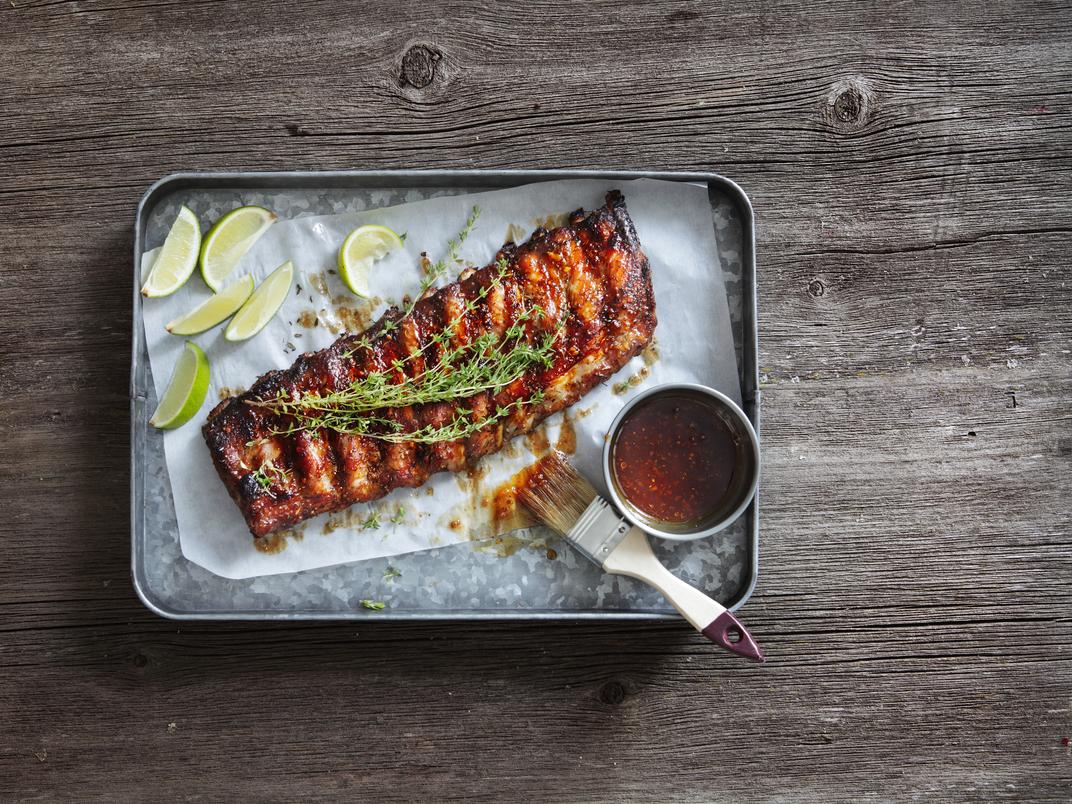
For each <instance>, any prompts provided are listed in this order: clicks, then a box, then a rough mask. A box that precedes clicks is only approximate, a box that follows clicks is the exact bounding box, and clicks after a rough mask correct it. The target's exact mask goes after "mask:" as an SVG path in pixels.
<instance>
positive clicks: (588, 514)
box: [518, 450, 766, 662]
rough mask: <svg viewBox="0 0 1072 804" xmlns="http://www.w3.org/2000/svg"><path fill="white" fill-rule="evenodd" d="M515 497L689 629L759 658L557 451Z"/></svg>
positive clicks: (740, 632)
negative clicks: (660, 601)
mask: <svg viewBox="0 0 1072 804" xmlns="http://www.w3.org/2000/svg"><path fill="white" fill-rule="evenodd" d="M518 499H520V500H521V502H522V503H523V504H524V505H525V507H526V508H528V509H529V510H530V511H531V512H532V513H533V514H534V515H535V516H536V517H538V518H539V519H540V521H542V522H543V523H544V524H545V525H547V526H548V527H550V528H552V529H553V530H555V531H557V532H558V533H560V534H561V535H562V536H564V537H565V538H566V540H567V541H568V542H569V543H570V544H572V545H573V546H574V547H576V548H577V549H578V550H580V551H581V553H583V554H584V555H585V556H587V557H588V559H589V560H591V561H593V562H594V563H595V564H597V565H599V566H601V567H602V568H603V569H604V570H605V571H606V572H610V573H613V574H615V575H628V576H629V577H630V578H636V579H637V580H640V581H644V582H645V583H647V584H649V585H651V586H653V587H655V588H656V589H658V590H659V591H660V592H662V593H663V595H664V596H665V597H666V599H667V600H669V601H670V603H672V604H673V606H674V608H676V609H677V610H678V611H679V612H680V613H681V616H682V617H684V618H685V619H686V620H688V621H689V622H690V623H691V624H692V626H693V628H695V629H696V630H697V631H699V632H700V633H701V634H703V635H704V636H705V637H707V638H708V639H710V640H711V641H712V642H714V643H715V644H716V645H721V646H722V647H723V648H725V649H726V650H729V651H732V652H733V653H736V654H737V655H739V656H744V657H746V658H748V659H751V660H752V661H755V662H762V661H765V660H766V659H765V657H764V656H763V651H762V650H760V648H759V646H758V645H757V644H756V642H755V640H754V639H752V635H751V634H749V633H748V630H747V629H746V628H745V627H744V626H743V625H741V623H740V621H738V619H737V618H736V617H734V616H733V614H732V613H731V612H730V611H729V610H728V609H726V607H725V606H723V605H722V604H721V603H719V602H718V601H717V600H714V599H712V598H710V597H708V596H707V595H705V594H704V593H703V592H701V591H700V590H699V589H696V588H694V587H692V586H689V584H687V583H685V582H684V581H683V580H681V579H680V578H678V577H677V576H675V575H673V574H672V573H671V572H670V570H668V569H667V568H666V567H664V566H663V565H662V563H661V562H660V561H659V559H657V558H656V557H655V553H653V552H652V550H651V545H650V544H649V543H648V537H647V534H645V533H644V531H642V530H641V529H640V528H638V527H635V526H631V525H630V524H629V522H627V521H626V520H625V519H624V518H623V517H622V516H620V515H619V514H618V512H617V511H615V510H614V508H613V507H612V506H611V505H610V503H608V502H607V501H606V500H604V499H603V498H602V497H600V496H599V494H598V492H596V490H595V488H593V486H592V484H591V483H589V482H588V481H587V480H586V479H585V478H584V477H582V476H581V475H580V474H579V473H578V472H577V470H576V469H574V468H573V466H572V465H571V464H570V463H569V461H568V460H567V459H566V457H565V456H564V455H563V454H562V453H561V452H558V451H557V450H554V451H552V452H550V453H549V454H548V455H546V456H545V457H543V458H541V459H540V460H539V462H537V464H536V465H535V466H534V467H533V470H532V472H531V474H530V475H529V477H528V479H527V480H526V481H525V483H524V484H523V485H522V486H521V488H520V489H518Z"/></svg>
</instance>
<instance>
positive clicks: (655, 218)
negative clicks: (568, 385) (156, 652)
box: [143, 179, 740, 578]
mask: <svg viewBox="0 0 1072 804" xmlns="http://www.w3.org/2000/svg"><path fill="white" fill-rule="evenodd" d="M610 189H619V190H621V191H622V193H623V194H624V195H625V200H626V204H627V207H628V209H629V213H630V215H631V217H632V218H633V221H634V223H635V225H636V229H637V233H638V235H639V237H640V242H641V245H642V247H643V249H644V251H645V253H646V254H647V255H648V259H649V261H650V263H651V269H652V278H653V281H654V285H655V300H656V313H657V316H658V320H659V324H658V327H657V329H656V335H655V337H656V348H655V350H654V351H655V352H656V353H657V355H658V359H656V360H655V361H654V362H653V363H652V362H651V353H650V352H649V354H648V356H647V357H648V359H647V360H645V359H644V358H641V357H638V358H635V359H634V360H633V361H632V362H631V363H630V364H629V365H627V366H626V367H624V368H623V369H622V370H621V371H620V372H619V373H618V374H617V375H615V376H614V377H613V378H612V379H611V380H610V381H609V382H608V383H607V384H605V385H603V386H600V387H599V388H596V389H594V390H593V391H592V392H591V393H590V394H588V396H586V397H585V398H584V399H582V400H581V401H580V402H578V403H577V405H575V406H574V410H573V411H572V413H571V412H569V411H568V412H567V415H570V418H571V423H572V426H573V428H574V430H575V432H576V442H577V445H576V454H575V455H574V462H575V464H576V465H577V466H578V468H579V469H580V470H581V471H582V472H584V473H585V474H586V475H587V476H588V478H589V479H590V480H592V481H593V483H594V484H595V485H596V487H597V488H600V489H602V486H603V484H602V479H601V471H600V468H599V467H600V456H601V450H602V447H603V441H604V435H605V434H606V431H607V427H608V425H609V424H610V421H611V420H612V419H613V417H614V415H615V413H616V412H617V411H618V410H619V409H620V407H621V406H622V404H624V403H625V402H626V401H627V400H628V399H630V398H631V397H632V396H633V395H635V394H636V393H639V392H640V391H641V390H643V389H645V388H647V387H650V386H651V385H653V384H658V383H664V382H674V381H694V382H703V383H706V384H708V385H711V386H714V387H715V388H718V389H719V390H721V391H722V392H724V393H726V394H728V395H729V396H730V397H732V398H733V399H736V400H738V401H739V400H740V384H739V380H738V373H737V365H736V360H735V357H734V350H733V338H732V332H731V329H730V318H729V310H728V306H727V303H726V293H725V286H724V283H723V281H722V276H721V268H720V265H719V258H718V249H717V246H716V243H715V236H714V228H713V223H712V217H711V208H710V205H709V201H708V197H707V189H706V187H705V186H697V185H692V184H684V183H679V182H665V181H653V180H648V179H641V180H637V181H628V182H617V183H615V182H607V181H603V180H595V179H592V180H589V179H583V180H569V181H558V182H544V183H539V184H532V185H527V186H524V187H518V188H511V189H506V190H496V191H492V192H487V193H478V194H473V195H466V196H451V197H445V198H435V199H430V200H426V201H419V202H416V203H412V204H404V205H401V206H395V207H387V208H382V209H377V210H372V211H369V212H363V213H356V214H344V215H322V216H309V217H300V218H295V219H293V220H286V221H280V222H278V223H276V224H275V225H274V226H272V228H271V229H269V230H268V232H267V233H266V234H265V235H264V237H262V238H261V240H260V241H258V242H257V244H256V245H255V246H254V247H253V249H251V251H250V252H249V253H248V254H247V255H246V256H245V257H244V258H243V260H242V263H241V264H240V265H239V267H238V268H237V269H236V271H235V273H234V275H233V276H232V277H231V279H232V280H233V279H236V278H238V277H239V276H240V275H242V274H243V273H247V272H249V273H252V274H253V275H254V277H255V278H256V280H257V281H258V282H260V281H261V280H262V279H263V278H264V277H265V276H267V275H268V274H269V273H270V272H271V271H272V270H274V269H275V268H276V267H277V266H278V265H280V264H281V263H282V262H283V261H284V260H287V259H289V260H291V261H293V263H294V266H295V286H294V287H293V288H292V289H291V293H290V295H289V296H288V299H287V302H286V303H285V304H284V305H283V307H282V309H281V310H280V312H279V314H278V315H277V316H276V317H275V318H274V319H273V320H272V321H271V322H270V323H269V324H268V325H267V326H266V327H265V328H264V330H262V331H261V332H260V333H259V334H258V335H256V336H255V337H254V338H253V339H251V340H249V341H246V342H244V343H239V344H232V343H229V342H227V341H226V340H225V339H224V338H223V327H222V326H221V327H217V328H216V329H214V330H211V331H209V332H207V333H202V334H201V335H197V336H194V337H193V338H192V340H194V341H196V342H197V343H198V345H200V346H201V348H202V349H204V350H205V352H206V354H207V355H208V357H209V361H210V363H211V366H212V383H211V387H210V390H209V395H208V398H207V399H206V401H205V405H204V406H203V408H202V410H201V411H200V412H199V413H198V415H197V416H196V417H195V418H194V420H193V421H192V422H190V423H188V424H186V425H184V426H183V427H181V428H179V429H177V430H173V431H169V432H167V433H165V434H164V449H165V455H166V459H167V468H168V474H169V476H170V478H171V485H172V491H173V494H174V497H175V511H176V518H177V522H178V529H179V537H180V542H181V547H182V552H183V555H185V556H186V558H188V559H189V560H191V561H193V562H194V563H196V564H199V565H201V566H203V567H205V568H206V569H208V570H210V571H212V572H214V573H217V574H219V575H222V576H225V577H228V578H248V577H253V576H258V575H271V574H276V573H283V572H295V571H299V570H304V569H310V568H313V567H325V566H330V565H333V564H341V563H346V562H350V561H358V560H363V559H368V558H374V557H381V556H389V555H397V554H400V553H406V552H412V551H415V550H423V549H428V548H431V547H437V546H441V545H446V544H451V543H455V542H459V541H467V540H471V539H478V538H486V537H488V536H491V535H492V518H491V511H490V507H489V506H488V498H489V497H490V495H491V493H492V492H493V491H494V489H495V488H496V487H498V486H499V485H501V484H502V483H504V482H506V481H507V480H508V479H509V478H510V477H511V476H512V475H513V474H514V473H516V472H517V471H519V470H520V469H521V468H523V467H524V466H526V465H528V464H529V463H531V462H532V461H533V460H534V458H533V455H532V453H531V452H529V451H528V450H527V449H525V448H523V447H518V446H517V441H518V440H520V439H518V440H515V444H514V446H513V447H511V448H508V449H505V450H503V452H501V453H498V454H496V455H491V456H488V457H487V458H485V459H484V460H483V461H482V462H481V465H480V471H479V472H478V473H476V476H474V477H469V476H467V475H465V474H460V475H452V474H439V475H436V476H434V477H433V478H431V479H430V480H429V482H428V483H426V484H425V486H422V487H421V488H418V489H399V490H397V491H395V492H393V493H392V494H390V495H388V496H387V497H385V498H384V499H382V500H378V501H376V502H374V503H372V504H369V505H363V504H359V505H356V506H353V507H352V508H351V509H349V510H348V511H346V512H342V513H338V514H333V515H323V516H320V517H316V518H314V519H312V520H309V521H308V522H306V523H304V524H303V525H302V526H299V528H297V529H296V534H297V536H300V538H293V537H292V538H289V539H287V541H286V543H285V549H283V550H281V551H280V552H279V553H276V554H267V553H262V552H259V551H257V550H256V549H255V548H254V546H253V540H252V537H251V536H250V534H249V531H248V530H247V528H246V525H245V521H244V520H243V518H242V516H241V514H240V512H239V510H238V508H237V506H236V505H235V504H234V502H233V501H232V500H231V499H230V497H229V496H228V495H227V492H226V490H225V489H224V487H223V484H222V483H221V482H220V480H219V478H218V477H217V475H216V471H215V469H214V467H213V465H212V461H211V459H210V457H209V454H208V450H207V448H206V446H205V443H204V440H203V438H202V436H201V430H200V425H201V424H203V422H204V420H205V417H206V415H207V413H208V411H209V410H210V409H211V408H212V406H214V405H215V404H216V403H217V402H218V401H219V399H220V398H221V392H223V393H227V392H228V391H237V390H245V389H246V388H248V387H249V386H251V385H252V384H253V382H254V381H255V380H256V379H257V377H259V376H260V375H261V374H263V373H265V372H266V371H269V370H271V369H277V368H286V367H287V366H289V365H290V364H291V363H292V362H293V361H294V359H295V358H296V357H297V356H298V354H299V353H300V352H306V351H315V350H317V349H322V348H324V347H326V346H328V345H330V344H331V343H332V342H333V341H334V340H335V338H336V337H337V334H336V333H335V332H333V331H332V330H338V329H340V328H341V327H346V326H349V327H350V328H352V327H354V326H355V325H360V324H363V323H368V322H372V321H374V320H376V319H377V318H378V317H379V316H380V315H381V314H382V313H383V312H384V311H385V310H386V309H387V307H388V305H389V303H391V302H398V301H399V300H400V299H401V297H402V296H403V295H404V294H406V293H412V292H413V291H414V290H415V289H416V288H417V287H418V284H419V281H420V276H421V273H420V260H421V253H422V252H427V255H428V257H429V258H430V259H431V260H432V261H435V260H437V259H439V258H440V257H441V256H443V254H444V253H445V250H446V242H447V240H449V239H450V238H452V237H454V236H455V235H456V234H457V233H458V231H459V230H460V229H461V228H462V226H463V225H464V223H465V219H466V217H467V215H468V214H469V212H470V210H471V209H472V207H473V206H474V205H477V206H479V207H480V209H481V214H480V217H479V220H478V223H477V225H476V227H475V229H474V230H473V232H472V234H471V235H470V236H469V238H468V239H467V240H466V242H465V244H464V246H463V247H462V249H461V256H462V258H463V259H464V260H465V261H466V262H467V263H470V264H474V265H484V264H486V263H488V262H489V261H490V260H491V259H492V257H493V256H494V254H495V252H496V251H497V250H498V248H499V247H500V246H501V245H502V244H503V242H504V241H505V240H506V239H508V237H510V236H513V237H514V238H515V239H517V240H518V241H519V242H520V241H521V240H522V239H524V238H525V237H527V236H528V235H529V233H530V232H531V231H532V229H534V228H535V227H536V225H537V224H539V223H547V222H548V220H547V219H548V217H549V216H551V217H553V216H561V215H562V214H563V213H567V212H570V211H572V210H574V209H577V208H578V207H584V208H585V209H586V210H588V209H592V208H594V207H597V206H600V205H602V204H603V202H604V195H605V193H606V192H607V191H608V190H610ZM201 223H202V226H203V227H204V228H206V229H207V226H208V225H209V224H210V223H211V222H210V221H202V222H201ZM363 223H383V224H386V225H388V226H390V227H391V228H393V229H395V230H396V231H398V232H405V233H406V235H407V237H406V241H405V249H404V250H402V251H399V252H396V253H394V254H391V255H389V256H388V257H387V258H385V259H384V260H382V261H381V262H379V263H377V264H376V266H375V267H374V269H373V273H372V278H371V291H372V294H373V298H372V300H371V301H370V302H361V301H360V300H358V299H356V297H354V296H353V295H352V294H350V293H349V292H348V291H347V290H346V289H345V287H344V286H343V284H342V282H341V281H340V280H339V278H338V276H337V275H336V274H335V273H334V268H335V259H336V254H337V251H338V248H339V245H340V244H341V243H342V240H343V239H344V238H345V236H346V235H347V234H348V233H349V232H350V231H352V230H353V229H354V228H355V227H356V226H359V225H361V224H363ZM155 254H156V250H155V249H154V250H153V251H150V252H147V253H146V254H145V255H144V260H143V262H144V265H143V267H144V268H145V269H146V270H147V268H148V266H149V265H151V262H152V259H153V258H154V257H155ZM459 267H460V266H459ZM299 288H300V290H299ZM209 295H210V291H209V290H208V288H207V287H205V285H204V283H203V282H202V281H201V280H200V278H199V277H196V276H195V277H194V278H192V279H191V280H190V281H189V282H188V283H187V284H186V285H185V286H184V287H183V288H182V289H180V290H179V291H178V292H177V293H175V294H173V295H172V296H169V297H167V298H164V299H149V300H146V301H145V303H144V304H143V318H144V324H145V333H146V341H147V344H148V348H149V358H150V361H151V366H152V372H153V379H154V382H155V384H156V390H157V393H158V394H162V393H163V391H164V389H165V388H166V387H167V383H168V380H169V379H170V377H171V372H172V369H173V367H174V364H175V361H176V360H177V359H178V356H179V354H180V353H181V351H182V344H183V341H184V339H183V338H177V337H174V336H172V335H169V334H168V333H167V331H166V330H165V329H164V327H165V325H166V324H167V322H169V321H171V320H172V319H174V318H177V317H178V316H180V315H182V314H184V313H185V312H187V311H188V310H190V309H191V308H193V307H194V306H195V305H196V304H199V303H200V302H201V301H202V300H203V299H205V298H208V296H209ZM311 318H315V319H316V321H317V325H316V326H312V327H308V326H303V325H302V324H301V323H299V322H300V321H305V322H306V323H308V322H309V320H310V319H311ZM623 385H627V386H628V387H627V388H626V389H625V390H624V391H623V388H622V386H623ZM580 412H583V414H584V415H583V416H582V415H579V413H580ZM562 418H563V416H562V414H559V415H556V416H554V417H552V418H551V419H549V420H548V422H547V424H546V427H545V430H546V436H547V439H548V440H549V441H550V443H552V444H554V443H555V442H556V440H557V439H558V437H559V431H560V429H561V424H562ZM374 512H375V513H377V514H378V518H379V520H380V526H379V527H378V528H374V529H366V528H364V527H363V523H364V522H365V521H366V520H367V519H368V518H369V516H370V515H371V514H372V513H374ZM392 519H398V520H400V521H398V522H393V521H391V520H392Z"/></svg>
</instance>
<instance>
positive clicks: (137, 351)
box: [129, 168, 762, 622]
mask: <svg viewBox="0 0 1072 804" xmlns="http://www.w3.org/2000/svg"><path fill="white" fill-rule="evenodd" d="M561 179H606V180H609V181H631V180H634V179H659V180H663V181H679V182H705V183H706V184H707V186H708V194H709V195H710V193H711V192H712V190H714V189H716V188H717V189H719V190H721V191H723V192H724V193H726V194H727V195H729V197H730V198H731V199H732V200H733V201H734V202H735V203H736V205H737V208H738V213H739V214H740V215H741V242H742V255H741V279H742V282H741V284H742V288H743V291H742V293H743V297H744V298H743V301H742V310H743V314H744V318H745V320H744V322H743V331H742V344H741V366H740V368H739V371H740V375H741V399H742V408H743V409H744V411H745V413H746V414H747V415H748V418H749V419H750V420H751V421H752V425H753V427H754V428H755V430H756V434H757V436H759V437H760V443H761V444H762V433H761V431H760V398H761V391H760V388H759V332H758V320H757V315H758V307H757V305H758V300H757V280H758V278H757V274H756V222H755V210H754V209H753V207H752V202H751V200H750V199H749V197H748V195H747V193H745V191H744V189H743V188H742V187H741V186H740V185H739V184H737V182H735V181H733V180H732V179H730V178H728V177H726V176H723V175H721V174H719V173H713V172H685V171H621V170H599V169H568V170H548V169H541V170H527V169H472V170H467V169H459V168H449V169H442V170H435V169H430V170H324V171H318V170H295V171H177V172H174V173H169V174H167V175H165V176H163V177H161V178H160V179H158V180H156V181H155V182H153V183H152V184H151V185H150V186H149V187H148V188H147V189H146V191H145V193H144V194H143V195H142V197H141V200H140V201H139V202H138V206H137V213H136V215H135V218H134V252H133V261H132V265H133V282H132V285H133V288H132V297H133V302H132V310H133V315H132V319H131V356H130V390H129V395H130V547H131V550H130V561H131V566H130V570H131V582H132V585H133V587H134V591H135V593H136V594H137V596H138V599H139V600H141V602H142V604H143V605H144V606H145V607H146V608H147V609H149V611H151V612H153V613H154V614H156V615H157V616H159V617H163V618H165V619H169V620H176V621H205V620H216V621H235V622H240V621H262V620H267V621H292V622H293V621H298V622H301V621H354V620H373V619H375V620H376V621H384V622H423V621H446V622H467V621H498V622H503V621H506V622H546V621H562V622H576V621H580V620H604V621H612V622H621V621H649V622H650V621H659V620H673V619H678V617H677V615H676V614H672V613H668V612H645V611H605V610H591V609H584V610H577V611H561V610H555V609H529V610H525V609H511V610H498V609H491V610H489V609H448V610H438V611H433V610H424V609H398V610H392V611H378V612H375V613H373V614H371V615H370V613H369V612H363V611H359V610H351V611H337V612H334V611H332V612H327V611H301V610H298V611H279V610H274V611H273V610H266V611H251V610H245V611H218V610H217V611H202V612H189V611H182V610H177V609H173V608H169V607H168V606H167V605H166V604H164V603H163V602H160V601H157V600H155V599H154V597H153V594H152V593H151V591H150V590H149V589H148V588H146V585H145V584H144V583H143V579H142V577H141V575H140V572H139V569H140V566H139V561H138V559H139V542H140V541H142V540H143V539H140V538H139V536H143V533H142V529H141V528H140V527H139V523H138V514H139V509H138V503H139V502H140V498H139V494H138V491H139V482H140V483H141V484H142V487H143V486H144V481H143V475H142V473H141V472H140V471H139V468H140V467H139V465H138V460H137V456H138V455H139V450H138V445H139V443H140V442H141V441H142V440H143V436H142V434H141V433H140V431H139V428H138V406H139V405H140V404H142V403H144V401H145V399H146V398H145V397H143V396H141V395H140V394H139V393H138V387H137V371H138V367H139V362H140V356H141V352H142V351H143V349H144V347H145V343H144V341H145V333H144V326H143V325H142V320H141V301H142V298H141V293H140V292H139V288H140V282H139V280H140V275H141V273H140V263H141V254H142V253H143V251H144V232H145V226H146V219H147V217H148V212H149V210H151V209H152V206H153V205H154V204H155V203H156V202H157V200H158V199H159V197H160V196H161V195H164V194H165V193H167V192H171V191H173V190H177V189H181V188H182V186H183V185H187V186H190V185H193V184H201V185H212V184H217V185H219V186H220V187H234V186H236V185H238V186H241V185H243V184H244V185H246V186H250V187H261V188H266V187H269V186H271V184H272V183H277V184H279V185H282V186H281V188H280V189H295V188H303V187H305V188H310V189H311V188H315V187H325V186H327V185H333V186H337V187H341V188H344V187H348V186H349V187H354V186H368V185H369V184H373V185H375V184H380V185H381V186H388V185H390V184H391V182H408V183H409V184H410V186H422V185H423V186H436V185H443V184H451V183H457V184H462V183H464V182H470V183H475V184H477V185H479V184H480V183H481V182H488V186H489V187H495V186H498V187H503V186H509V185H510V184H513V185H521V184H530V183H535V182H539V181H557V180H561ZM175 185H178V186H175ZM760 474H761V476H762V461H761V465H760ZM744 515H745V516H746V517H747V520H746V523H747V524H746V527H747V528H748V531H749V542H750V544H749V549H748V556H749V568H748V574H747V577H746V578H745V579H744V582H743V583H742V584H741V587H740V592H739V593H738V595H737V596H736V597H735V598H734V599H733V600H732V601H730V602H729V603H727V604H725V605H726V607H727V608H728V609H729V610H730V611H736V610H737V609H739V608H740V607H741V606H743V605H744V604H745V603H746V602H748V599H749V598H750V597H751V596H752V593H753V591H755V588H756V583H757V581H758V578H759V488H758V487H757V489H756V494H755V497H754V498H753V500H752V503H751V504H750V505H749V507H748V509H747V510H746V512H745V514H744Z"/></svg>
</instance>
